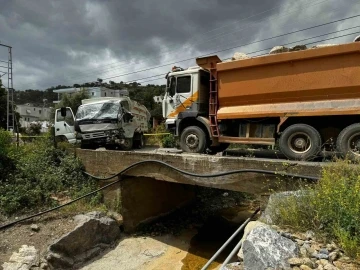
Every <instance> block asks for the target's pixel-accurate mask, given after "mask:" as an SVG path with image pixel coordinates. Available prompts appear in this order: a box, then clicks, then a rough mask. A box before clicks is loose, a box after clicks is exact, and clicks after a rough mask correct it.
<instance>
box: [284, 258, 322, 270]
mask: <svg viewBox="0 0 360 270" xmlns="http://www.w3.org/2000/svg"><path fill="white" fill-rule="evenodd" d="M288 263H289V264H290V266H301V265H306V266H308V267H310V268H315V267H316V263H314V262H313V261H312V260H310V259H309V258H291V259H289V260H288Z"/></svg>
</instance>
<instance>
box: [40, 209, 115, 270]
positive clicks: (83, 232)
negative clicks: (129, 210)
mask: <svg viewBox="0 0 360 270" xmlns="http://www.w3.org/2000/svg"><path fill="white" fill-rule="evenodd" d="M74 221H75V222H77V226H76V228H75V229H74V230H73V231H71V232H69V233H67V234H65V235H63V236H62V237H61V238H60V239H58V240H56V241H55V242H54V243H53V244H52V245H50V247H49V248H48V253H47V256H46V260H47V262H48V264H49V267H50V268H53V269H69V268H73V267H76V266H77V265H80V264H82V263H84V262H85V261H87V260H89V259H91V258H93V257H95V256H97V255H98V254H99V253H101V251H102V250H103V249H106V248H108V247H110V245H111V244H112V243H113V242H114V241H115V240H117V239H118V238H119V236H120V228H119V226H118V224H117V222H116V221H115V220H113V219H111V218H109V217H107V216H105V215H104V214H103V213H101V212H91V213H88V214H86V215H77V216H76V217H75V218H74Z"/></svg>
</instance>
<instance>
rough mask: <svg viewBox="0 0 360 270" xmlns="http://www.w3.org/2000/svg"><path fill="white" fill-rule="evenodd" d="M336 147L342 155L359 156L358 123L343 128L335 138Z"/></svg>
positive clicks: (359, 138) (359, 132)
mask: <svg viewBox="0 0 360 270" xmlns="http://www.w3.org/2000/svg"><path fill="white" fill-rule="evenodd" d="M336 148H337V150H338V151H339V152H340V153H341V155H342V156H343V157H347V158H349V159H352V160H355V159H359V158H360V123H357V124H352V125H350V126H348V127H346V128H344V129H343V130H342V131H341V132H340V134H339V136H338V137H337V140H336Z"/></svg>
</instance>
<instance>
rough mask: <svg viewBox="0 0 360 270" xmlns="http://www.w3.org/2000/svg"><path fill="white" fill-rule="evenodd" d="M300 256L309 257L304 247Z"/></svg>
mask: <svg viewBox="0 0 360 270" xmlns="http://www.w3.org/2000/svg"><path fill="white" fill-rule="evenodd" d="M300 255H301V257H307V256H308V253H307V251H306V248H304V247H301V248H300Z"/></svg>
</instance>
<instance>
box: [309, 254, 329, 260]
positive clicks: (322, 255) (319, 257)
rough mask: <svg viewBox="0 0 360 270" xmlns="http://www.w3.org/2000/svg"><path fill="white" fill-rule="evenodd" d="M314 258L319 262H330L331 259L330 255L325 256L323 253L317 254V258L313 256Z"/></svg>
mask: <svg viewBox="0 0 360 270" xmlns="http://www.w3.org/2000/svg"><path fill="white" fill-rule="evenodd" d="M313 257H314V258H317V259H319V260H322V259H323V260H328V259H329V255H327V254H323V253H317V254H315V256H313Z"/></svg>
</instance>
